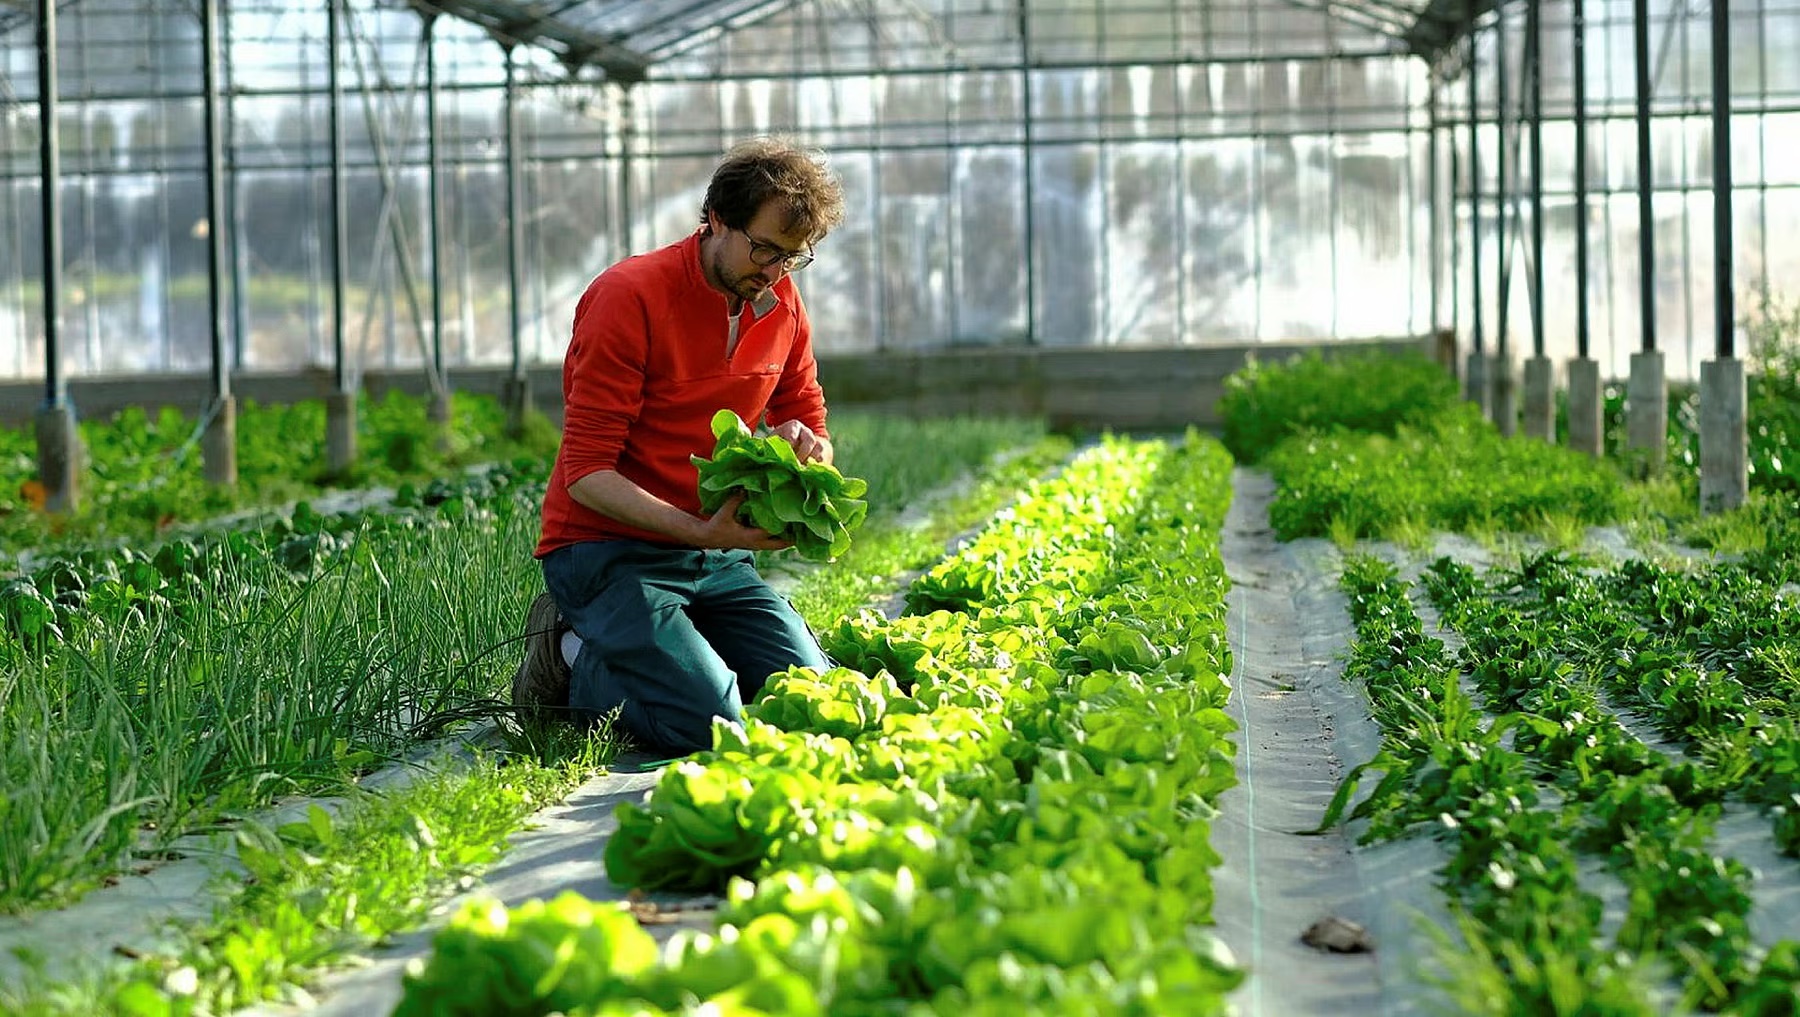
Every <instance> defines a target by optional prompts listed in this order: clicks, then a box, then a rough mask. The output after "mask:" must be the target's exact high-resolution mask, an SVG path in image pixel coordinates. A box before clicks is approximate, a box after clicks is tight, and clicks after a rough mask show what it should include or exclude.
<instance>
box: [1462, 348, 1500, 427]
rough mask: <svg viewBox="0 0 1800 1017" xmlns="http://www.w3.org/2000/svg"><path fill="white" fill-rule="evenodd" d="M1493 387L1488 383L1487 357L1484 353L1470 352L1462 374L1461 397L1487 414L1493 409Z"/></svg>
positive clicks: (1484, 414) (1483, 413)
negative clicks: (1466, 367) (1466, 365)
mask: <svg viewBox="0 0 1800 1017" xmlns="http://www.w3.org/2000/svg"><path fill="white" fill-rule="evenodd" d="M1493 395H1494V393H1493V389H1492V388H1490V387H1489V385H1488V358H1487V354H1485V353H1470V354H1469V361H1468V369H1467V370H1466V371H1465V372H1464V374H1463V398H1464V399H1466V400H1468V401H1469V402H1472V403H1474V404H1475V405H1476V406H1478V407H1480V408H1481V415H1482V416H1484V417H1485V416H1487V415H1488V413H1489V411H1490V410H1492V409H1493V406H1494V398H1493Z"/></svg>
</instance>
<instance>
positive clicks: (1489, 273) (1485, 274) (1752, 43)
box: [1440, 0, 1800, 378]
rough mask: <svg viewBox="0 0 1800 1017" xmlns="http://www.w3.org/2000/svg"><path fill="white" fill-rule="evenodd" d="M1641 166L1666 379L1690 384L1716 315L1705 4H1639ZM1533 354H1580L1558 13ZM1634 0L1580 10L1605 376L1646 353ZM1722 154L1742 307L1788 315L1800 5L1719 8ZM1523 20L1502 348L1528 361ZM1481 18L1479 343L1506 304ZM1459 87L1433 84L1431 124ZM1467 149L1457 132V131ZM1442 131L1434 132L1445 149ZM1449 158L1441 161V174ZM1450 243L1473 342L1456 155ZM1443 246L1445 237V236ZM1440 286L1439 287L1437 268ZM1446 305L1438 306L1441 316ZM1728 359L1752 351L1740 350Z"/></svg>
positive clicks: (1555, 14) (1463, 319)
mask: <svg viewBox="0 0 1800 1017" xmlns="http://www.w3.org/2000/svg"><path fill="white" fill-rule="evenodd" d="M1650 11H1651V31H1650V53H1651V66H1652V79H1651V80H1652V100H1651V107H1650V108H1651V114H1652V122H1651V173H1652V177H1651V179H1652V182H1653V188H1654V201H1653V207H1654V215H1655V224H1656V226H1655V229H1656V232H1655V237H1654V246H1655V276H1654V278H1655V286H1656V289H1655V307H1656V315H1657V317H1656V322H1655V331H1656V339H1657V346H1658V348H1659V349H1661V350H1662V351H1663V352H1664V353H1665V355H1666V362H1667V367H1668V370H1669V373H1670V374H1671V375H1672V376H1675V377H1687V378H1697V377H1698V376H1699V363H1700V361H1702V360H1707V359H1711V357H1712V356H1713V346H1714V336H1715V327H1714V317H1713V282H1714V275H1713V192H1712V184H1713V178H1712V137H1713V130H1712V123H1711V116H1712V113H1711V96H1712V78H1711V75H1712V55H1711V46H1710V42H1711V38H1710V34H1709V24H1710V20H1709V19H1710V14H1709V11H1708V8H1707V7H1706V6H1705V5H1696V4H1687V3H1679V2H1671V0H1651V2H1650ZM1542 18H1543V30H1544V34H1543V62H1542V66H1543V102H1544V116H1545V118H1546V119H1545V123H1544V127H1543V135H1544V233H1545V254H1544V267H1545V273H1544V275H1545V293H1544V309H1545V315H1546V318H1545V339H1546V342H1545V346H1546V352H1547V353H1548V354H1549V355H1550V356H1551V357H1552V358H1554V359H1557V360H1562V359H1565V358H1567V357H1571V356H1573V355H1574V354H1575V348H1576V340H1575V327H1576V326H1575V308H1576V297H1575V293H1576V277H1575V258H1576V254H1575V224H1576V222H1577V215H1576V204H1575V190H1574V188H1575V175H1574V153H1575V141H1574V138H1575V133H1574V126H1573V121H1572V116H1573V90H1574V84H1573V67H1574V49H1573V36H1572V29H1571V25H1570V15H1569V7H1568V6H1567V5H1564V4H1547V5H1545V7H1544V8H1543V15H1542ZM1631 18H1632V12H1631V2H1630V0H1587V5H1586V25H1587V46H1586V68H1587V96H1588V102H1587V107H1588V114H1587V152H1588V157H1587V167H1588V172H1587V177H1588V192H1589V199H1588V217H1587V223H1588V230H1589V233H1588V236H1589V244H1590V254H1589V261H1590V268H1589V283H1588V287H1589V303H1588V306H1589V314H1590V329H1591V339H1590V342H1591V355H1592V356H1593V357H1595V358H1596V359H1597V360H1599V361H1600V364H1601V368H1602V370H1603V371H1604V372H1606V373H1607V374H1609V375H1611V376H1617V377H1623V376H1624V375H1626V374H1627V373H1628V372H1629V366H1630V365H1629V361H1630V356H1631V354H1632V353H1633V352H1634V351H1636V350H1637V349H1639V348H1640V344H1641V337H1642V334H1643V330H1642V320H1643V319H1642V315H1641V313H1640V294H1641V293H1642V288H1641V286H1640V276H1639V265H1640V260H1639V254H1638V240H1639V229H1638V198H1637V181H1638V166H1637V150H1636V135H1635V132H1636V125H1635V102H1636V89H1635V73H1636V70H1635V68H1636V65H1635V63H1634V61H1633V56H1632V20H1631ZM1731 18H1732V23H1731V39H1732V45H1733V49H1732V53H1731V86H1732V108H1733V110H1735V111H1737V114H1736V115H1734V116H1733V117H1732V127H1731V149H1732V150H1731V158H1732V176H1733V183H1734V196H1733V202H1732V204H1733V216H1734V222H1733V227H1734V230H1735V237H1736V244H1735V251H1734V256H1735V260H1736V265H1735V273H1734V274H1735V276H1736V279H1735V283H1736V288H1737V289H1736V292H1737V306H1738V309H1739V314H1740V317H1748V316H1754V315H1756V314H1757V313H1759V310H1760V308H1761V306H1762V304H1763V301H1764V300H1765V299H1773V300H1775V301H1778V302H1786V303H1787V304H1789V305H1791V304H1792V303H1793V302H1794V301H1795V300H1796V299H1800V248H1796V247H1795V246H1794V245H1793V244H1791V243H1788V242H1786V241H1785V240H1784V239H1783V238H1791V237H1795V236H1800V147H1796V146H1797V145H1800V4H1796V3H1794V2H1793V0H1760V2H1759V0H1740V2H1736V3H1733V4H1732V5H1731ZM1524 27H1525V20H1524V11H1523V10H1522V9H1516V10H1510V11H1509V12H1508V18H1507V25H1506V29H1505V36H1506V60H1507V64H1506V66H1507V71H1506V73H1507V75H1508V95H1509V101H1508V111H1507V114H1506V121H1507V123H1508V133H1509V138H1510V139H1511V140H1509V142H1508V151H1509V152H1511V153H1514V154H1513V155H1512V156H1511V158H1510V160H1509V164H1508V166H1509V168H1508V176H1509V177H1510V178H1511V180H1512V183H1511V184H1509V189H1511V190H1512V191H1513V193H1514V194H1515V195H1516V201H1517V202H1518V207H1517V209H1516V215H1514V217H1513V218H1512V225H1511V226H1510V227H1509V229H1510V231H1511V234H1512V235H1513V236H1514V237H1515V238H1516V239H1515V241H1514V244H1513V245H1511V246H1512V252H1511V268H1512V271H1511V273H1510V275H1511V286H1510V287H1509V290H1508V302H1509V307H1508V315H1507V317H1508V322H1509V326H1510V328H1509V333H1510V334H1509V335H1508V348H1509V350H1510V351H1511V352H1512V353H1513V355H1514V357H1515V359H1517V358H1520V357H1523V356H1528V355H1530V353H1531V343H1532V335H1531V305H1530V294H1529V292H1528V289H1527V286H1526V279H1527V273H1528V271H1529V253H1528V249H1527V242H1528V241H1527V238H1528V237H1529V230H1530V208H1529V205H1528V203H1527V202H1526V192H1525V188H1526V187H1527V186H1529V170H1528V169H1524V171H1523V172H1521V170H1522V168H1524V167H1528V165H1529V164H1528V162H1527V161H1526V160H1528V159H1529V151H1530V150H1529V146H1528V144H1526V143H1525V141H1524V139H1525V134H1524V129H1523V128H1522V127H1516V126H1514V125H1516V124H1517V123H1518V121H1519V109H1520V107H1519V105H1518V104H1519V102H1520V100H1521V97H1522V95H1523V93H1524V89H1525V85H1526V80H1527V79H1526V77H1525V74H1524V59H1525V38H1524ZM1495 41H1496V40H1495V31H1494V29H1493V28H1492V27H1491V26H1490V27H1487V28H1485V29H1484V30H1483V31H1482V32H1481V33H1480V36H1479V44H1478V45H1479V53H1480V71H1479V78H1478V89H1479V94H1480V100H1481V109H1480V117H1481V120H1482V126H1481V129H1480V136H1481V152H1480V164H1481V170H1482V182H1481V189H1482V192H1483V200H1482V204H1481V216H1480V223H1481V228H1482V231H1483V236H1482V249H1483V262H1482V267H1481V274H1482V280H1483V283H1482V289H1481V292H1480V299H1481V301H1482V312H1483V316H1484V325H1485V329H1486V331H1487V335H1488V340H1487V341H1488V344H1489V348H1490V350H1491V349H1493V348H1494V343H1495V342H1496V339H1497V337H1496V336H1495V334H1494V330H1495V328H1496V325H1497V321H1498V316H1499V315H1498V312H1499V304H1500V299H1501V297H1500V285H1499V272H1500V268H1501V266H1502V264H1503V261H1502V256H1501V253H1500V251H1501V248H1500V245H1499V237H1500V232H1499V227H1500V222H1499V214H1498V213H1499V207H1498V203H1497V202H1496V201H1495V199H1494V190H1495V186H1496V177H1495V174H1496V170H1497V169H1498V167H1499V166H1500V161H1499V137H1500V135H1499V131H1498V129H1497V127H1496V125H1495V113H1496V110H1495V106H1494V102H1495V96H1496V92H1497V88H1498V78H1497V73H1498V62H1497V54H1498V52H1499V51H1498V49H1497V48H1496V45H1495ZM1467 100H1468V92H1467V84H1466V82H1465V81H1461V80H1459V81H1456V82H1452V83H1451V84H1450V85H1449V86H1448V87H1447V89H1446V90H1445V92H1444V105H1443V115H1444V116H1445V117H1447V118H1450V119H1454V120H1458V121H1466V120H1467V117H1468V102H1467ZM1453 134H1454V137H1455V139H1456V143H1457V144H1458V145H1459V146H1461V147H1463V148H1464V149H1465V151H1466V146H1467V138H1468V134H1467V128H1466V126H1460V125H1459V126H1457V127H1456V128H1455V129H1454V132H1453ZM1451 136H1452V134H1451V133H1448V132H1447V133H1446V134H1445V135H1444V140H1445V142H1446V144H1447V143H1448V140H1449V138H1450V137H1451ZM1448 167H1449V155H1448V148H1447V147H1446V148H1445V150H1444V154H1443V156H1442V161H1441V163H1440V169H1441V171H1442V172H1443V174H1444V176H1443V179H1444V181H1445V182H1446V184H1447V182H1448V180H1449V168H1448ZM1459 173H1460V178H1461V186H1460V187H1459V189H1458V201H1457V204H1456V222H1457V229H1458V236H1457V242H1458V246H1459V249H1460V254H1461V258H1462V262H1463V264H1462V274H1461V277H1460V279H1458V280H1457V286H1456V288H1457V305H1456V314H1457V316H1458V319H1459V321H1460V323H1461V325H1462V331H1463V333H1464V336H1465V341H1466V340H1467V333H1468V324H1469V322H1470V320H1471V315H1472V304H1471V294H1470V286H1469V282H1470V274H1469V273H1470V266H1469V262H1468V258H1469V250H1470V235H1469V228H1470V222H1471V215H1470V205H1469V201H1468V182H1467V163H1466V156H1465V161H1463V162H1462V163H1461V165H1460V166H1459ZM1446 250H1448V241H1446ZM1441 285H1443V286H1444V287H1446V289H1445V292H1446V294H1447V293H1448V287H1449V286H1450V285H1451V283H1450V281H1449V279H1448V273H1447V272H1446V275H1445V278H1444V281H1443V282H1442V283H1441ZM1448 313H1449V309H1448V307H1446V310H1445V314H1448ZM1737 348H1738V351H1739V355H1740V356H1743V355H1745V353H1747V352H1748V350H1747V349H1746V347H1745V345H1744V344H1743V342H1742V340H1741V339H1740V341H1739V343H1738V347H1737Z"/></svg>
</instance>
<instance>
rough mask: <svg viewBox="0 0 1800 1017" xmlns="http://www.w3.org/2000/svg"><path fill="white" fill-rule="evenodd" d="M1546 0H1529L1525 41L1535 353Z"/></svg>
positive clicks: (1538, 341)
mask: <svg viewBox="0 0 1800 1017" xmlns="http://www.w3.org/2000/svg"><path fill="white" fill-rule="evenodd" d="M1542 5H1543V0H1525V45H1526V47H1527V48H1526V51H1525V52H1526V61H1527V64H1528V73H1529V74H1530V75H1531V86H1530V87H1531V91H1530V92H1529V93H1527V94H1528V96H1529V99H1528V101H1529V102H1530V103H1531V114H1530V119H1529V120H1527V121H1526V126H1527V128H1528V129H1529V131H1530V133H1531V353H1532V355H1533V356H1536V357H1541V356H1543V355H1544V81H1543V60H1542V58H1541V56H1540V54H1541V51H1542V42H1543V38H1542V36H1543V18H1542V17H1541V15H1540V8H1541V7H1542Z"/></svg>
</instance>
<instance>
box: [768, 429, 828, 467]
mask: <svg viewBox="0 0 1800 1017" xmlns="http://www.w3.org/2000/svg"><path fill="white" fill-rule="evenodd" d="M770 433H771V434H774V435H775V436H777V437H779V438H784V439H786V440H787V443H788V444H789V445H792V446H794V455H796V456H799V457H800V461H801V462H803V463H808V462H812V461H813V460H818V461H819V462H821V463H824V464H825V465H827V466H829V465H831V456H832V448H831V439H829V438H826V437H823V436H821V435H817V434H814V433H813V430H812V428H810V427H807V426H806V425H805V424H802V423H801V422H800V421H798V420H787V421H783V422H782V423H779V424H776V425H775V427H774V428H773V429H771V431H770Z"/></svg>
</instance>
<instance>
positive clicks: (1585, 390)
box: [1569, 357, 1606, 458]
mask: <svg viewBox="0 0 1800 1017" xmlns="http://www.w3.org/2000/svg"><path fill="white" fill-rule="evenodd" d="M1605 446H1606V397H1605V394H1604V392H1603V391H1602V389H1601V387H1600V362H1599V361H1598V360H1595V359H1594V358H1593V357H1576V358H1575V359H1573V360H1571V361H1569V447H1570V448H1572V449H1574V450H1575V451H1577V452H1586V453H1587V454H1588V455H1590V456H1594V457H1596V458H1598V457H1599V456H1600V455H1601V454H1602V453H1603V452H1604V451H1605Z"/></svg>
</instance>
